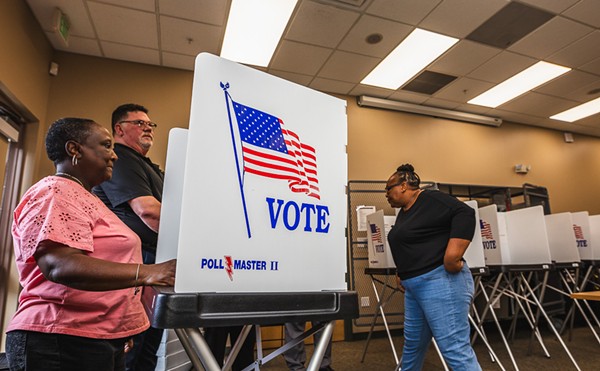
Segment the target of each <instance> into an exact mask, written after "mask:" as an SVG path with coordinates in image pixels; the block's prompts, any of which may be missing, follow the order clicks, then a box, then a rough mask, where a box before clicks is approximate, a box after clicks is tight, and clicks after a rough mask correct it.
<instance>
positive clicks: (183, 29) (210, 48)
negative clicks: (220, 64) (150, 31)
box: [160, 16, 221, 56]
mask: <svg viewBox="0 0 600 371" xmlns="http://www.w3.org/2000/svg"><path fill="white" fill-rule="evenodd" d="M160 27H161V33H160V37H161V46H162V50H164V51H168V52H174V53H178V54H187V55H193V56H196V55H198V54H199V53H200V52H208V53H212V54H219V51H220V46H221V43H220V41H221V28H220V27H217V26H212V25H208V24H204V23H198V22H192V21H187V20H183V19H177V18H171V17H166V16H161V17H160Z"/></svg>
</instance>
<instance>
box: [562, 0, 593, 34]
mask: <svg viewBox="0 0 600 371" xmlns="http://www.w3.org/2000/svg"><path fill="white" fill-rule="evenodd" d="M564 15H565V16H567V17H569V18H573V19H575V20H578V21H580V22H583V23H585V24H589V25H590V26H593V27H596V28H598V27H600V1H598V0H581V1H580V2H578V3H577V4H575V5H574V6H572V7H571V8H569V9H567V10H566V11H565V12H564Z"/></svg>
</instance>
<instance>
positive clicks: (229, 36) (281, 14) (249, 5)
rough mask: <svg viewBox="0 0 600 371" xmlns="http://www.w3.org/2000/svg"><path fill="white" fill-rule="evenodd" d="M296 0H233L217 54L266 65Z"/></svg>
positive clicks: (253, 63)
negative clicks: (220, 47) (219, 51)
mask: <svg viewBox="0 0 600 371" xmlns="http://www.w3.org/2000/svg"><path fill="white" fill-rule="evenodd" d="M296 2H297V0H233V1H232V2H231V9H230V10H229V18H228V19H227V28H226V29H225V39H224V40H223V48H222V49H221V57H223V58H227V59H230V60H232V61H235V62H240V63H246V64H251V65H255V66H261V67H267V66H268V65H269V62H270V61H271V57H272V56H273V52H274V51H275V48H276V47H277V44H278V43H279V40H280V39H281V35H282V34H283V30H284V29H285V26H286V25H287V23H288V20H289V19H290V16H291V15H292V12H293V11H294V8H295V7H296Z"/></svg>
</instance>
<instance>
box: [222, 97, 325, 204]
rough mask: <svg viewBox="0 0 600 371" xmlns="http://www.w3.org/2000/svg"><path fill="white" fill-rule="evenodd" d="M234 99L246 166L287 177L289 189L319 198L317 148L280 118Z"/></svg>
mask: <svg viewBox="0 0 600 371" xmlns="http://www.w3.org/2000/svg"><path fill="white" fill-rule="evenodd" d="M231 102H232V104H233V109H234V111H235V117H236V119H237V123H238V127H239V132H240V138H241V141H242V152H243V159H244V170H245V171H246V172H248V173H250V174H255V175H259V176H263V177H267V178H271V179H280V180H287V181H288V187H289V189H290V191H292V192H295V193H304V194H306V195H308V196H311V197H314V198H316V199H320V198H321V196H320V194H319V180H318V177H317V155H316V152H315V149H314V148H313V147H311V146H309V145H307V144H306V143H302V142H301V141H300V138H299V137H298V135H297V134H296V133H294V132H293V131H291V130H289V129H286V128H285V127H284V124H283V121H282V120H281V119H280V118H277V117H275V116H272V115H270V114H268V113H265V112H262V111H259V110H257V109H254V108H252V107H248V106H244V105H243V104H239V103H237V102H235V101H233V100H232V101H231Z"/></svg>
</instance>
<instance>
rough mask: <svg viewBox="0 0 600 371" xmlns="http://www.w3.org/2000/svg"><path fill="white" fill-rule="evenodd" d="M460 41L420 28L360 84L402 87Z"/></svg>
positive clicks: (391, 87)
mask: <svg viewBox="0 0 600 371" xmlns="http://www.w3.org/2000/svg"><path fill="white" fill-rule="evenodd" d="M457 41H458V39H455V38H454V37H449V36H444V35H440V34H437V33H435V32H430V31H425V30H421V29H419V28H417V29H415V30H414V31H413V32H411V34H410V35H408V37H406V39H404V41H402V42H401V43H400V45H398V46H397V47H396V49H394V50H392V52H391V53H390V54H389V55H388V56H387V57H386V58H385V59H384V60H382V61H381V62H380V63H379V65H377V67H375V69H374V70H373V71H371V72H370V73H369V74H368V75H367V77H365V78H364V79H363V80H362V81H361V82H360V83H361V84H365V85H373V86H379V87H382V88H387V89H394V90H395V89H398V88H399V87H400V86H402V85H403V84H404V83H405V82H407V81H408V80H410V79H411V78H412V77H413V76H415V75H416V74H417V73H418V72H419V71H421V70H422V69H423V68H425V67H427V66H428V65H429V64H430V63H431V62H433V61H434V60H435V59H436V58H437V57H439V56H440V55H441V54H443V53H444V52H445V51H446V50H448V49H449V48H450V47H451V46H452V45H454V44H455V43H456V42H457Z"/></svg>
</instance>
